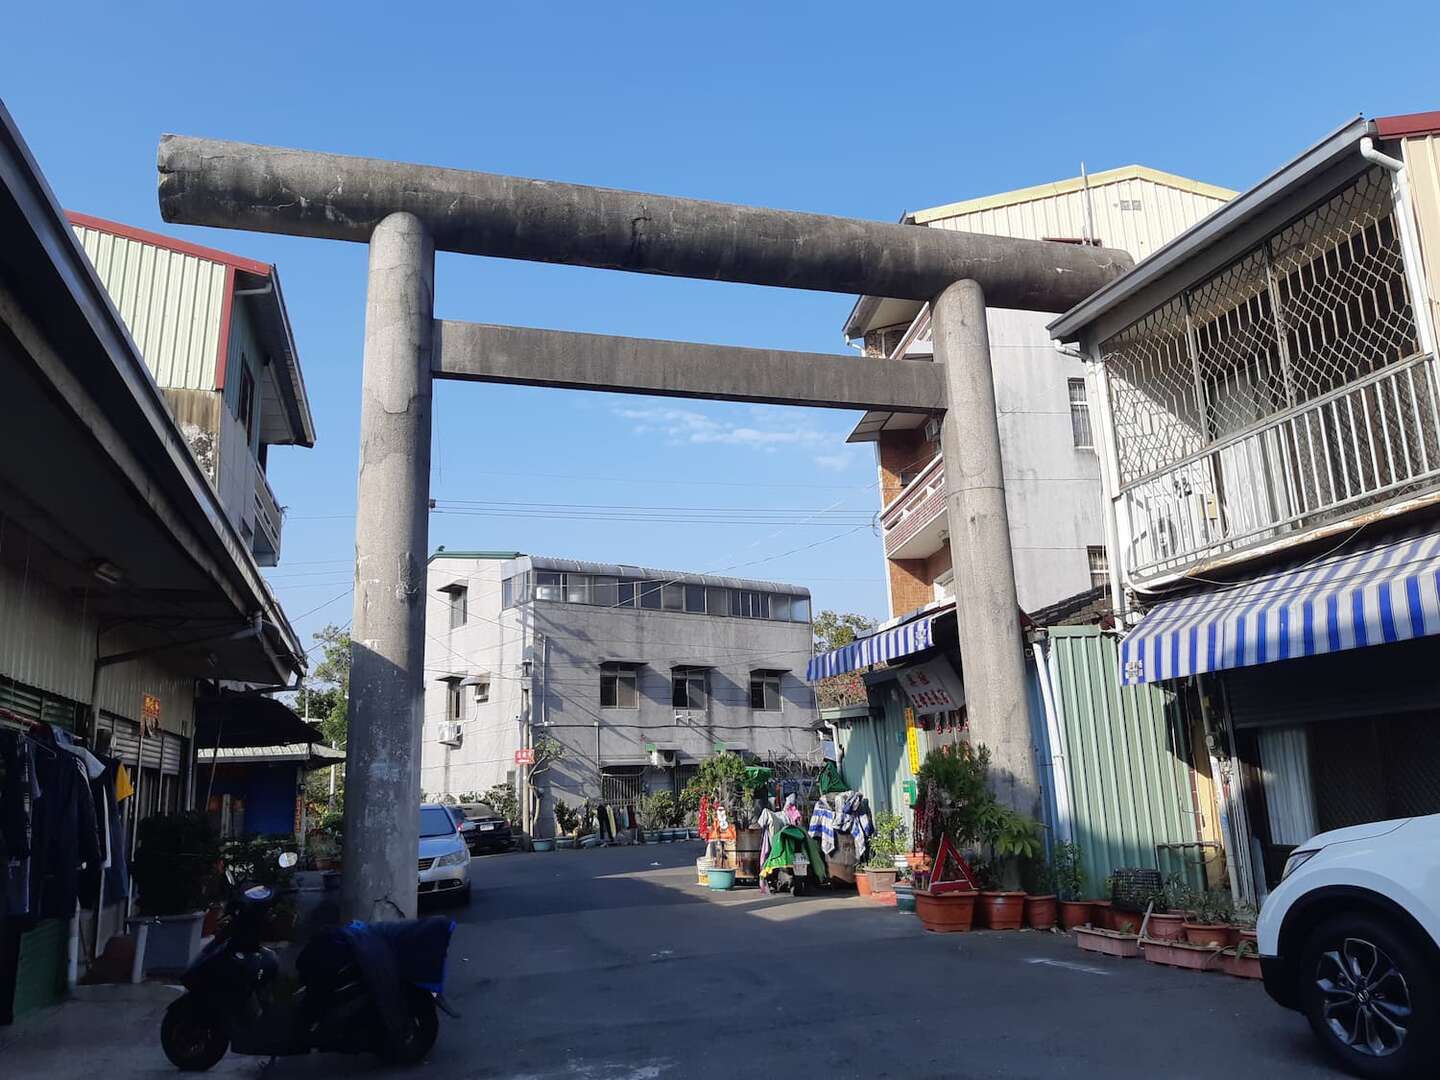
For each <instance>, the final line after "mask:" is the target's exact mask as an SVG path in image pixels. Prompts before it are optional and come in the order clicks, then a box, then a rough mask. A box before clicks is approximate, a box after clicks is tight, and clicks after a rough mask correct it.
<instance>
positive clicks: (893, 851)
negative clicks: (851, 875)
mask: <svg viewBox="0 0 1440 1080" xmlns="http://www.w3.org/2000/svg"><path fill="white" fill-rule="evenodd" d="M907 831H908V830H906V828H905V822H904V820H903V819H901V817H900V815H899V814H896V813H892V812H891V811H889V810H882V811H881V812H880V813H878V814H876V815H875V835H874V836H872V837H871V838H870V846H869V849H868V850H867V852H866V855H865V869H864V873H862V874H860V875H859V876H857V877H856V879H855V884H856V887H857V888H859V889H861V890H862V891H861V895H862V896H864V895H866V894H867V893H868V894H870V895H873V896H886V897H888V896H889V895H890V894H891V893H893V892H894V891H895V879H896V878H897V877H898V876H899V870H898V869H897V868H896V866H895V858H896V856H903V855H904V854H905V837H906V835H907ZM862 879H864V880H865V881H866V884H865V885H864V886H862V885H861V880H862Z"/></svg>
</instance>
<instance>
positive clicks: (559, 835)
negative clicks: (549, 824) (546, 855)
mask: <svg viewBox="0 0 1440 1080" xmlns="http://www.w3.org/2000/svg"><path fill="white" fill-rule="evenodd" d="M579 825H580V811H579V810H578V809H577V808H576V807H573V806H571V805H570V804H569V803H567V802H566V801H565V800H564V799H560V798H557V799H556V800H555V829H556V833H555V846H556V847H557V848H560V849H569V848H573V847H574V846H575V832H576V829H578V828H579Z"/></svg>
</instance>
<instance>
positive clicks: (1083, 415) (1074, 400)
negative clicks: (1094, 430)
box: [1068, 379, 1095, 450]
mask: <svg viewBox="0 0 1440 1080" xmlns="http://www.w3.org/2000/svg"><path fill="white" fill-rule="evenodd" d="M1068 382H1069V384H1070V434H1071V435H1072V436H1074V439H1075V447H1076V449H1078V450H1090V449H1092V448H1093V447H1094V446H1095V437H1094V435H1092V434H1091V433H1090V402H1089V401H1088V400H1087V398H1086V397H1085V380H1084V379H1070V380H1068Z"/></svg>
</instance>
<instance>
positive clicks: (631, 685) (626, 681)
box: [600, 667, 640, 709]
mask: <svg viewBox="0 0 1440 1080" xmlns="http://www.w3.org/2000/svg"><path fill="white" fill-rule="evenodd" d="M600 707H601V708H602V709H638V708H639V707H640V697H639V694H638V692H637V690H636V680H635V669H634V668H622V667H606V668H602V669H601V671H600Z"/></svg>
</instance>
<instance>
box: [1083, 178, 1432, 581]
mask: <svg viewBox="0 0 1440 1080" xmlns="http://www.w3.org/2000/svg"><path fill="white" fill-rule="evenodd" d="M1392 200H1393V195H1392V187H1391V180H1390V177H1389V175H1388V174H1387V173H1386V172H1385V171H1384V170H1382V169H1380V168H1378V167H1377V168H1372V169H1370V170H1368V171H1366V172H1364V173H1362V174H1361V175H1360V176H1359V177H1358V178H1357V179H1356V180H1354V181H1353V182H1351V183H1349V184H1347V185H1346V186H1345V187H1344V188H1342V189H1341V190H1339V191H1337V192H1335V193H1333V194H1332V195H1330V196H1329V197H1327V198H1326V199H1324V200H1323V201H1322V202H1320V203H1319V204H1318V205H1315V206H1312V207H1311V208H1310V209H1308V210H1307V211H1305V212H1304V213H1303V214H1301V215H1299V216H1298V217H1297V218H1295V219H1293V220H1292V221H1290V222H1289V223H1288V224H1286V225H1284V226H1282V227H1280V228H1278V229H1277V230H1275V231H1274V232H1272V233H1271V234H1270V235H1268V236H1267V237H1265V238H1264V239H1263V240H1262V241H1261V242H1260V243H1258V244H1257V245H1255V246H1254V247H1252V248H1251V249H1250V250H1248V251H1245V252H1244V253H1243V254H1241V255H1240V256H1239V257H1237V258H1236V259H1235V260H1234V261H1232V262H1231V263H1230V264H1229V265H1228V266H1226V267H1225V268H1223V269H1222V270H1220V271H1218V272H1217V273H1215V274H1213V275H1211V276H1210V277H1208V278H1207V279H1205V280H1202V281H1200V282H1199V283H1197V284H1195V285H1194V286H1193V287H1191V288H1188V289H1185V290H1183V291H1181V292H1180V293H1179V294H1178V295H1174V296H1171V297H1170V298H1169V299H1167V300H1166V301H1165V302H1164V303H1162V304H1160V305H1159V306H1157V307H1155V308H1154V309H1152V310H1151V311H1150V312H1149V314H1147V315H1146V316H1144V317H1143V318H1141V319H1139V320H1138V321H1136V322H1134V323H1132V324H1131V325H1129V326H1127V327H1125V328H1124V329H1123V330H1121V331H1120V332H1119V333H1117V334H1115V335H1114V336H1112V337H1111V338H1110V339H1109V340H1108V341H1105V342H1104V343H1102V345H1101V351H1102V354H1103V358H1104V362H1105V372H1106V382H1107V391H1108V404H1109V415H1110V422H1111V429H1112V438H1113V445H1114V451H1115V461H1116V465H1117V470H1118V475H1119V484H1120V500H1119V501H1120V513H1121V516H1122V519H1123V520H1124V521H1125V522H1126V524H1127V525H1128V528H1127V529H1126V530H1125V531H1126V532H1127V533H1128V549H1127V551H1126V552H1125V557H1126V562H1127V572H1128V575H1129V577H1130V578H1131V579H1132V580H1134V581H1136V582H1141V583H1143V582H1146V581H1151V580H1156V579H1162V578H1167V577H1171V576H1173V575H1176V574H1178V573H1181V572H1183V571H1185V570H1188V569H1192V568H1194V567H1196V566H1198V565H1201V564H1204V563H1207V562H1209V561H1211V560H1213V559H1215V558H1216V557H1218V556H1222V555H1227V554H1229V553H1233V552H1240V551H1244V550H1245V549H1247V548H1252V547H1258V546H1261V545H1265V544H1267V543H1269V542H1271V541H1273V540H1275V539H1277V538H1280V537H1288V536H1295V535H1298V534H1303V533H1305V532H1308V531H1311V530H1314V529H1316V528H1318V527H1320V526H1323V525H1326V524H1329V523H1333V522H1337V521H1341V520H1343V519H1346V518H1348V517H1351V516H1353V515H1355V514H1357V513H1360V512H1365V511H1370V510H1373V509H1375V508H1377V507H1382V506H1385V505H1386V504H1389V503H1391V502H1399V501H1401V500H1405V499H1408V498H1412V497H1414V496H1415V495H1417V494H1419V493H1424V492H1429V491H1432V490H1434V489H1436V488H1440V408H1437V405H1440V395H1437V387H1436V372H1435V361H1434V357H1433V356H1431V355H1428V354H1427V353H1425V352H1424V351H1423V350H1422V348H1421V345H1420V341H1421V335H1420V333H1419V331H1418V329H1417V326H1416V320H1415V313H1414V307H1413V304H1412V297H1411V289H1410V286H1409V285H1408V284H1407V278H1406V264H1405V258H1404V252H1403V249H1402V243H1401V239H1400V236H1399V234H1398V232H1397V229H1396V223H1395V218H1394V204H1393V201H1392Z"/></svg>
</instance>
